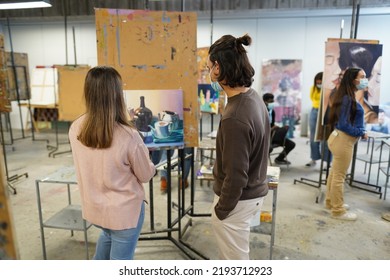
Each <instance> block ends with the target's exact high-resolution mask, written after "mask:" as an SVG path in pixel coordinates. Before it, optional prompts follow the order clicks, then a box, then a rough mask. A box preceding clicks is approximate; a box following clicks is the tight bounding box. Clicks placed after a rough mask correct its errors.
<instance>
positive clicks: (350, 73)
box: [329, 67, 362, 126]
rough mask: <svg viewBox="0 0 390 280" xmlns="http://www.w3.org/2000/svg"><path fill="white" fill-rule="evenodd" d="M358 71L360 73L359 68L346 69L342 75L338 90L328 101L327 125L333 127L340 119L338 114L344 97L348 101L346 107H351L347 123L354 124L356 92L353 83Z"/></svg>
mask: <svg viewBox="0 0 390 280" xmlns="http://www.w3.org/2000/svg"><path fill="white" fill-rule="evenodd" d="M360 71H362V69H361V68H356V67H351V68H348V69H347V70H346V71H345V73H344V75H343V78H342V80H341V82H340V85H339V87H338V89H337V90H336V91H335V92H334V93H333V94H331V96H330V100H329V106H330V112H329V123H330V124H331V125H332V126H334V125H335V124H336V123H337V122H338V120H339V118H340V114H341V113H342V112H341V107H342V103H343V98H344V96H347V97H348V99H349V103H348V105H347V106H351V110H350V114H349V122H350V123H354V121H355V117H356V97H355V91H356V90H357V88H356V85H355V84H354V83H353V81H354V80H355V79H356V77H357V76H358V74H359V72H360Z"/></svg>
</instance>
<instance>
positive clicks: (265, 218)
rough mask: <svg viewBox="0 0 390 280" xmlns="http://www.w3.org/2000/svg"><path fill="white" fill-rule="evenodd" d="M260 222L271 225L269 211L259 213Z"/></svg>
mask: <svg viewBox="0 0 390 280" xmlns="http://www.w3.org/2000/svg"><path fill="white" fill-rule="evenodd" d="M260 222H263V223H271V222H272V213H271V212H269V211H261V214H260Z"/></svg>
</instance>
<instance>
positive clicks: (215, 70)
mask: <svg viewBox="0 0 390 280" xmlns="http://www.w3.org/2000/svg"><path fill="white" fill-rule="evenodd" d="M251 42H252V39H251V37H250V36H249V35H248V34H246V35H244V36H242V37H239V38H235V37H234V36H232V35H224V36H222V37H221V38H220V39H218V40H217V41H216V42H215V43H214V44H212V46H211V47H210V49H209V56H208V59H207V68H208V69H209V71H210V80H211V86H212V87H213V89H214V90H215V91H217V92H222V91H224V92H225V93H226V96H227V98H228V103H227V105H226V108H225V110H224V112H223V114H222V116H221V121H220V123H219V127H218V132H217V139H216V161H215V164H214V169H213V175H214V186H213V189H214V193H215V196H214V203H213V209H212V216H211V223H212V227H213V230H214V233H215V236H216V239H217V245H218V249H219V257H220V259H230V260H234V259H235V260H247V259H249V234H250V225H251V220H252V218H254V217H255V215H256V213H257V212H259V211H260V210H261V207H262V204H263V199H264V196H266V195H267V193H268V182H267V165H268V151H269V139H270V125H269V119H268V112H267V108H266V107H265V104H264V102H263V101H262V99H261V98H260V96H259V94H258V93H257V92H256V91H255V90H254V89H253V88H251V85H252V82H253V76H254V74H255V71H254V69H253V67H252V66H251V64H250V62H249V59H248V56H247V52H246V50H245V48H244V46H249V45H250V44H251Z"/></svg>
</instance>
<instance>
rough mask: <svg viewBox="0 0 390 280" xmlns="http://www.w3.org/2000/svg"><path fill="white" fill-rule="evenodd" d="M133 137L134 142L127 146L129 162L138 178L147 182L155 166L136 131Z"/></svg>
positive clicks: (153, 172)
mask: <svg viewBox="0 0 390 280" xmlns="http://www.w3.org/2000/svg"><path fill="white" fill-rule="evenodd" d="M135 138H136V141H135V143H132V144H131V147H129V151H130V152H129V160H130V164H131V167H132V169H133V172H134V174H135V176H136V177H137V178H138V180H139V181H140V182H142V183H147V182H149V180H150V179H152V178H153V176H154V174H155V172H156V168H155V166H154V164H153V162H152V161H151V160H150V157H149V150H148V149H147V148H146V146H145V144H144V143H143V141H142V139H141V137H140V136H139V135H138V133H137V135H136V136H135Z"/></svg>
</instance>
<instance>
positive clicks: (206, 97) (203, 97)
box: [198, 84, 219, 114]
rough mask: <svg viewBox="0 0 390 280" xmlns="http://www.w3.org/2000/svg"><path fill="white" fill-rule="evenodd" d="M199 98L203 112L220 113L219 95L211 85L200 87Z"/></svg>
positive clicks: (200, 85)
mask: <svg viewBox="0 0 390 280" xmlns="http://www.w3.org/2000/svg"><path fill="white" fill-rule="evenodd" d="M198 97H199V106H200V111H201V112H206V113H212V114H217V113H218V108H219V106H218V103H219V93H218V92H216V91H215V90H214V89H213V88H212V87H211V85H210V84H199V85H198Z"/></svg>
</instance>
